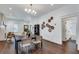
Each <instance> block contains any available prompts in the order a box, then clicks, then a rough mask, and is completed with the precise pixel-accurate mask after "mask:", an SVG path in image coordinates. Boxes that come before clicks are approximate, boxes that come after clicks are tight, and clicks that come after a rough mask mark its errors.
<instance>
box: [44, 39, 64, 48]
mask: <svg viewBox="0 0 79 59" xmlns="http://www.w3.org/2000/svg"><path fill="white" fill-rule="evenodd" d="M43 40H45V41H47V42H50V43H53V44H55V45H58V46H60V47H63V45H61V44H57V43H55V42H51V41H49V40H46V39H43Z"/></svg>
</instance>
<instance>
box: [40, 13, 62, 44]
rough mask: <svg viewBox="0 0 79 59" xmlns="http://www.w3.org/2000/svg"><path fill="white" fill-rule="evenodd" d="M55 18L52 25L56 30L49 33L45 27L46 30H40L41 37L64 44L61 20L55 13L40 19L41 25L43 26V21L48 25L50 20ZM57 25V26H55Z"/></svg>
mask: <svg viewBox="0 0 79 59" xmlns="http://www.w3.org/2000/svg"><path fill="white" fill-rule="evenodd" d="M51 16H53V17H54V19H53V20H52V22H51V25H53V26H54V27H55V29H54V30H53V31H52V32H49V31H48V28H47V27H45V28H44V29H41V28H40V35H42V36H43V38H44V39H46V40H48V41H51V42H54V43H57V44H62V38H61V18H60V17H59V16H56V14H55V13H53V12H51V13H49V14H47V15H44V16H42V17H41V18H40V19H39V24H40V25H41V24H42V22H43V21H45V23H48V19H49V18H50V17H51ZM55 24H56V25H55Z"/></svg>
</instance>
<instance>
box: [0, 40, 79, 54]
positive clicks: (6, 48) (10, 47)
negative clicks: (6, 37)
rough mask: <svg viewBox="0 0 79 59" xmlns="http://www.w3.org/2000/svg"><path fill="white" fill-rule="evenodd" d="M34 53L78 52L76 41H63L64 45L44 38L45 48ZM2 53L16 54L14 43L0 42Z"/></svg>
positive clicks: (0, 51)
mask: <svg viewBox="0 0 79 59" xmlns="http://www.w3.org/2000/svg"><path fill="white" fill-rule="evenodd" d="M32 53H33V54H78V53H79V52H78V51H77V50H76V44H75V41H71V40H69V41H67V42H63V46H60V45H57V44H55V43H52V42H49V41H46V40H43V48H42V49H37V50H35V51H33V52H32ZM0 54H15V49H14V44H13V43H6V42H0Z"/></svg>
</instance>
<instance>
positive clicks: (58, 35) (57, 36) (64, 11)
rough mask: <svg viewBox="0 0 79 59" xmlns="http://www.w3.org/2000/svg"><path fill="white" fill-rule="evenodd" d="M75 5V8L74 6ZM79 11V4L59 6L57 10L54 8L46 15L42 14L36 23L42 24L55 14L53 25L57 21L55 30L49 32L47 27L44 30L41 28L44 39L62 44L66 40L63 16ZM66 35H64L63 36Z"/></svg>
mask: <svg viewBox="0 0 79 59" xmlns="http://www.w3.org/2000/svg"><path fill="white" fill-rule="evenodd" d="M73 7H74V8H73ZM78 12H79V5H66V6H64V7H62V8H59V9H57V10H54V11H52V12H50V13H48V14H46V15H43V16H41V17H40V18H39V19H38V20H37V21H36V23H39V24H40V25H41V24H42V22H43V21H45V22H46V23H47V20H48V19H49V18H50V17H51V16H53V17H54V20H53V21H52V23H51V24H52V25H53V24H54V23H56V27H55V30H53V31H52V32H48V29H47V27H46V28H45V29H43V30H41V29H40V32H41V33H40V34H41V35H42V36H43V38H44V39H46V40H49V41H51V42H54V43H57V44H62V41H63V40H64V37H65V36H64V35H63V34H64V32H65V30H64V31H63V27H64V26H62V22H63V21H62V18H63V17H66V16H71V15H76V14H78ZM63 36H64V37H63Z"/></svg>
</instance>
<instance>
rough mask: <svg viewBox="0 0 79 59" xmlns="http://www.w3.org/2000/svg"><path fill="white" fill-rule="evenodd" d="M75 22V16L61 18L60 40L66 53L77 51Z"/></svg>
mask: <svg viewBox="0 0 79 59" xmlns="http://www.w3.org/2000/svg"><path fill="white" fill-rule="evenodd" d="M76 24H77V17H75V16H74V17H66V18H63V19H62V42H63V46H64V51H65V52H66V51H68V52H66V53H77V43H76V41H77V40H76Z"/></svg>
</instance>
